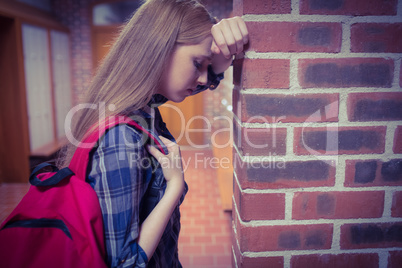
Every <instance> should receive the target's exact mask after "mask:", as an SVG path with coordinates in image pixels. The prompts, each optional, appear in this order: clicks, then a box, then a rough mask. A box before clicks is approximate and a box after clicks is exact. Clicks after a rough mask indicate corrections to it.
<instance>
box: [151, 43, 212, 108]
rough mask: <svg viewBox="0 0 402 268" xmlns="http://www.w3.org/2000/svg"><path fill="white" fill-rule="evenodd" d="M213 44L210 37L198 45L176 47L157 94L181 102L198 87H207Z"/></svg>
mask: <svg viewBox="0 0 402 268" xmlns="http://www.w3.org/2000/svg"><path fill="white" fill-rule="evenodd" d="M211 44H212V37H208V38H206V39H204V40H203V41H202V42H201V43H199V44H196V45H187V44H184V45H176V48H175V50H174V51H173V54H172V56H171V58H170V60H169V62H168V65H167V66H166V69H165V71H164V73H163V76H162V84H161V87H160V88H159V90H158V92H157V93H159V94H161V95H163V96H165V97H166V98H168V99H169V100H171V101H174V102H181V101H183V100H184V99H185V98H186V97H187V96H190V95H191V94H192V92H193V91H194V90H195V89H196V87H197V85H205V84H206V83H207V81H208V65H209V64H210V63H211V60H212V52H211Z"/></svg>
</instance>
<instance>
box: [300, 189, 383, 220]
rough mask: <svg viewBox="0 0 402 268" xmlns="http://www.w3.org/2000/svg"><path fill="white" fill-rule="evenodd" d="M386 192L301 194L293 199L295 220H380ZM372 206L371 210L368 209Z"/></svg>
mask: <svg viewBox="0 0 402 268" xmlns="http://www.w3.org/2000/svg"><path fill="white" fill-rule="evenodd" d="M384 195H385V194H384V191H370V192H369V191H364V192H300V193H295V195H294V198H293V219H295V220H307V219H358V218H380V217H382V214H383V211H384ZM367 204H370V209H366V207H367Z"/></svg>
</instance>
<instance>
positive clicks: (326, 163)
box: [233, 0, 402, 268]
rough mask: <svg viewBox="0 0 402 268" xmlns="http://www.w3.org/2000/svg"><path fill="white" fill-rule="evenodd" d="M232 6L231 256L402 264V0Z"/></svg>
mask: <svg viewBox="0 0 402 268" xmlns="http://www.w3.org/2000/svg"><path fill="white" fill-rule="evenodd" d="M233 11H234V14H235V15H239V16H243V18H244V19H245V20H246V23H247V25H248V29H249V32H250V44H249V48H248V51H247V52H246V53H245V56H244V57H242V58H238V59H236V61H235V62H234V84H235V87H234V91H233V107H234V114H235V116H234V144H235V146H234V168H235V172H234V196H233V256H234V258H233V267H281V268H282V267H291V268H295V267H302V268H305V267H314V268H317V267H326V268H327V267H342V268H344V267H364V268H367V267H384V268H385V267H388V268H394V267H401V263H402V209H401V208H402V89H401V87H402V68H401V58H402V0H399V2H398V0H300V1H299V0H234V4H233Z"/></svg>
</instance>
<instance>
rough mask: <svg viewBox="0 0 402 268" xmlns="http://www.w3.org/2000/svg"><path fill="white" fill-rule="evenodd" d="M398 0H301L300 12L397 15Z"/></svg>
mask: <svg viewBox="0 0 402 268" xmlns="http://www.w3.org/2000/svg"><path fill="white" fill-rule="evenodd" d="M397 6H398V0H343V1H341V0H301V1H300V14H321V15H353V16H369V15H396V14H397Z"/></svg>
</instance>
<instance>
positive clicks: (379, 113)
mask: <svg viewBox="0 0 402 268" xmlns="http://www.w3.org/2000/svg"><path fill="white" fill-rule="evenodd" d="M347 107H348V117H349V120H350V121H359V122H364V121H392V120H402V92H370V93H350V94H349V96H348V102H347Z"/></svg>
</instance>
